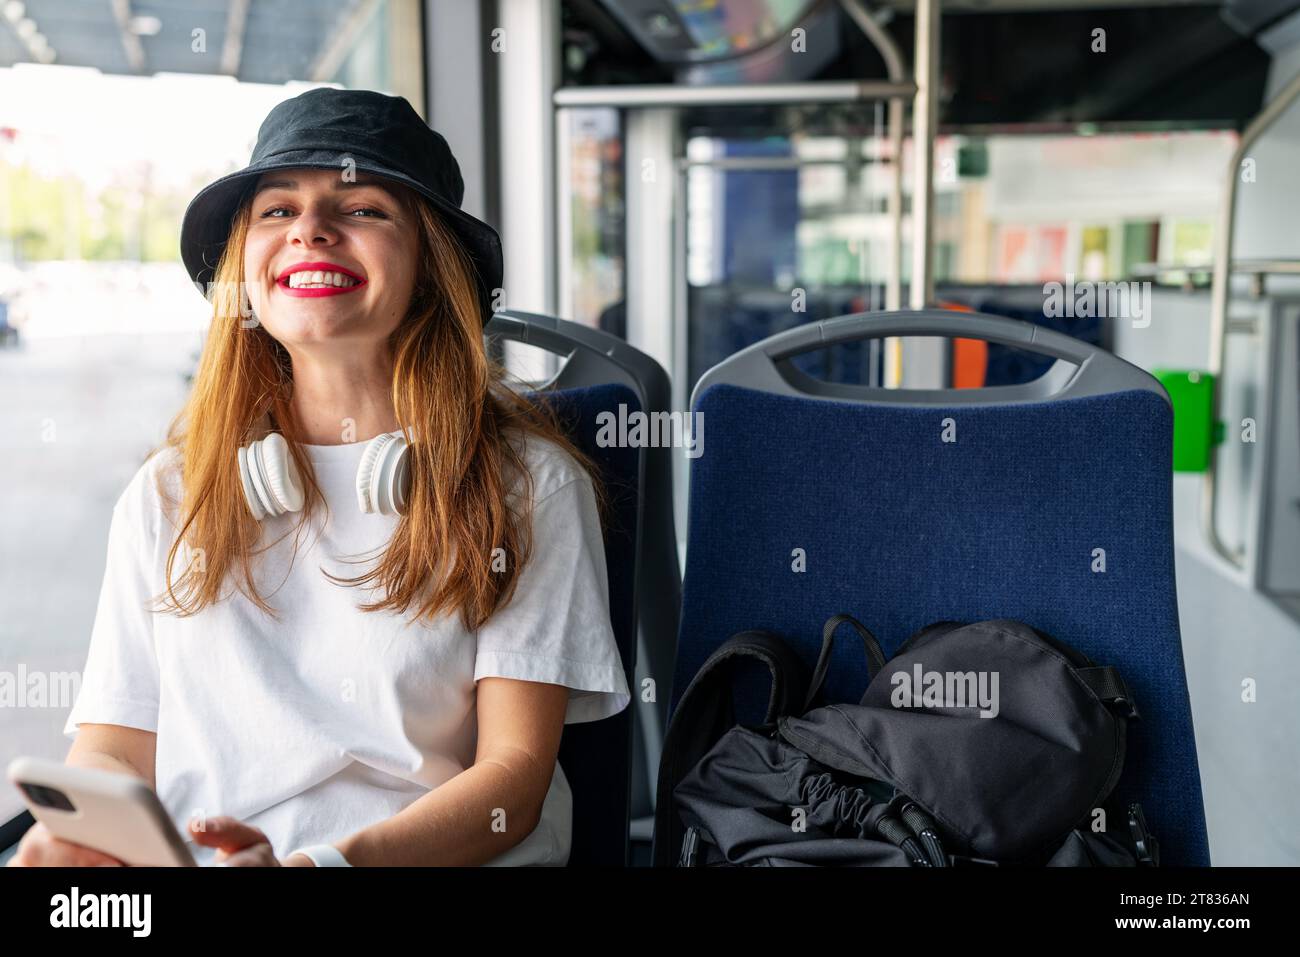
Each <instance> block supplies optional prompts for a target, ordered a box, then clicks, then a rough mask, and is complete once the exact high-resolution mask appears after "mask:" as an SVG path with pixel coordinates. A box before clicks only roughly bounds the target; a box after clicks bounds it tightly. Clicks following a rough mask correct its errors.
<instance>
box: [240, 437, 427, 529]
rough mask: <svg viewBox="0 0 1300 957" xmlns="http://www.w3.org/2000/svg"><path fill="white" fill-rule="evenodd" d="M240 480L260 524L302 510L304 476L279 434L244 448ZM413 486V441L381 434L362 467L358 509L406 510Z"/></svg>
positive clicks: (363, 455) (364, 454) (365, 454)
mask: <svg viewBox="0 0 1300 957" xmlns="http://www.w3.org/2000/svg"><path fill="white" fill-rule="evenodd" d="M239 479H240V481H241V482H242V483H243V485H244V500H245V501H247V502H248V508H249V510H250V511H251V512H252V513H253V517H254V518H255V519H257V520H258V521H259V522H260V521H261V520H262V519H263V518H265V517H266V516H267V515H283V514H284V513H285V512H298V511H301V510H302V505H303V500H304V494H303V487H302V479H301V478H300V477H299V476H298V467H297V465H295V464H294V461H293V457H292V456H291V455H290V454H289V443H288V442H286V441H285V440H284V436H282V435H281V434H280V433H279V432H272V433H271V434H270V435H268V436H267V437H266V438H264V439H259V440H257V441H256V442H252V443H250V444H249V445H247V446H245V447H243V448H241V449H240V450H239ZM410 487H411V476H410V445H409V444H408V443H407V441H406V439H405V437H403V436H401V435H393V434H392V433H391V432H385V433H383V434H382V435H377V436H375V437H374V438H373V439H371V440H370V442H369V444H367V445H366V448H365V451H364V452H362V453H361V464H360V465H359V466H357V505H358V507H360V509H361V511H363V512H365V513H367V514H370V513H374V512H378V513H379V514H380V515H393V514H405V512H406V496H407V494H408V492H409V491H410Z"/></svg>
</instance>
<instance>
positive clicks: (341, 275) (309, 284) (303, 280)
mask: <svg viewBox="0 0 1300 957" xmlns="http://www.w3.org/2000/svg"><path fill="white" fill-rule="evenodd" d="M275 284H276V285H277V286H279V287H280V289H281V290H282V291H283V292H284V293H285V294H286V295H289V296H293V297H294V298H297V299H315V298H319V297H321V296H341V295H343V294H344V293H349V292H353V291H355V290H357V289H360V288H361V287H362V286H364V285H366V280H365V278H364V277H362V276H359V275H357V274H356V273H355V272H353V271H352V270H350V269H346V268H344V267H343V266H339V265H336V264H334V263H329V262H304V263H295V264H294V265H292V266H290V267H289V268H288V269H286V270H284V272H282V273H280V275H279V277H278V278H277V279H276V282H275Z"/></svg>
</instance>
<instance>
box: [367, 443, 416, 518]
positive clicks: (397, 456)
mask: <svg viewBox="0 0 1300 957" xmlns="http://www.w3.org/2000/svg"><path fill="white" fill-rule="evenodd" d="M409 490H410V446H409V445H408V444H407V441H406V439H405V438H404V437H402V436H398V435H392V434H390V433H387V432H385V433H384V434H383V435H377V436H375V437H374V438H373V439H371V440H370V444H369V445H367V446H366V448H365V451H364V452H362V453H361V464H360V465H359V466H357V506H358V507H359V508H360V509H361V511H362V512H364V513H365V514H367V515H370V514H374V513H375V512H378V513H379V514H380V515H394V514H405V512H406V496H407V493H408V492H409Z"/></svg>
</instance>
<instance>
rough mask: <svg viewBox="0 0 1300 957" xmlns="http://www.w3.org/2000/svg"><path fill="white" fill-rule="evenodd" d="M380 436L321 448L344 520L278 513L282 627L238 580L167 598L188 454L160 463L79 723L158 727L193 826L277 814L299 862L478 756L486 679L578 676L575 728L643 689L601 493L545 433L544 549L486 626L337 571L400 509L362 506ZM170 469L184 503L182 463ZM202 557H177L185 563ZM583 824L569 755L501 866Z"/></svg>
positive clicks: (116, 573) (137, 493)
mask: <svg viewBox="0 0 1300 957" xmlns="http://www.w3.org/2000/svg"><path fill="white" fill-rule="evenodd" d="M398 434H400V433H398ZM365 444H366V443H364V442H356V443H352V444H348V445H334V446H306V450H307V454H308V456H309V457H310V459H311V461H312V464H313V467H314V469H315V472H316V479H317V482H318V483H319V485H320V487H321V491H322V492H323V493H324V496H325V500H326V503H327V504H328V505H329V513H328V517H327V516H326V513H325V511H324V510H323V509H318V510H317V512H316V514H315V515H313V516H312V519H311V520H310V522H309V523H308V525H307V526H306V527H305V528H304V529H303V530H302V531H301V532H297V533H296V532H294V531H292V529H293V527H294V525H295V524H296V523H297V522H298V520H299V518H300V516H299V515H298V514H296V513H290V514H288V515H281V516H275V517H268V518H266V519H264V520H263V522H262V528H263V539H262V544H266V543H268V542H271V541H274V540H275V539H277V538H281V536H282V535H283V533H284V532H285V531H286V530H288V531H289V534H287V535H283V540H282V541H280V542H279V543H278V544H277V545H275V547H273V548H272V549H270V550H269V551H267V552H266V553H264V554H263V555H262V556H261V557H260V558H258V559H255V562H254V565H253V568H254V572H255V575H256V580H257V582H258V586H259V591H260V593H261V594H262V596H263V598H265V599H266V600H267V601H268V603H269V604H270V605H271V606H272V607H273V608H275V609H276V610H277V611H278V612H279V614H280V620H279V621H278V622H276V621H275V620H273V619H271V618H269V617H268V616H267V615H266V614H265V613H263V612H262V611H261V610H260V609H258V608H257V606H256V605H254V604H253V603H252V602H251V601H249V600H248V599H247V598H246V597H245V596H244V595H243V594H242V593H240V592H238V591H234V590H233V588H232V587H231V584H230V582H229V581H227V582H226V583H225V586H224V587H225V589H226V592H223V594H227V592H229V593H231V594H228V595H227V597H224V598H223V599H222V601H220V602H218V603H216V604H214V605H209V606H208V607H206V608H205V609H203V611H201V612H200V613H199V614H197V615H194V616H191V617H185V618H182V617H178V616H176V615H174V614H170V613H167V612H158V613H151V612H150V611H149V610H148V609H147V606H148V605H149V603H150V599H151V598H153V596H155V595H158V594H159V593H161V592H162V591H163V589H164V588H165V583H164V569H165V563H166V558H167V551H168V549H169V548H170V546H171V542H172V540H173V539H174V536H175V526H176V519H175V517H174V510H167V511H166V512H164V504H163V502H162V500H161V499H160V498H159V496H158V494H157V491H156V486H155V476H156V474H157V473H158V471H159V469H160V468H166V466H167V464H168V463H170V462H173V461H174V460H175V456H176V453H175V452H174V451H172V450H164V451H163V452H162V453H160V454H158V455H155V456H153V457H152V458H151V459H150V460H149V461H148V462H146V463H145V464H144V465H143V466H142V467H141V468H140V470H139V471H138V472H137V473H136V475H135V477H134V478H133V479H132V480H131V482H130V484H129V485H128V486H127V488H126V490H125V491H124V492H123V493H122V496H121V497H120V498H119V499H118V502H117V504H116V505H115V506H114V509H113V520H112V525H111V529H110V532H109V544H108V563H107V567H106V569H105V572H104V582H103V586H102V589H101V592H100V597H99V606H98V611H97V613H96V618H95V624H94V629H93V631H92V634H91V641H90V651H89V655H88V658H87V661H86V668H85V672H84V674H83V675H82V684H81V690H80V693H79V695H78V697H77V700H76V703H75V705H74V706H73V708H72V711H71V713H70V714H69V716H68V720H67V724H66V725H65V727H64V733H65V734H68V735H72V734H75V729H76V727H77V725H78V724H79V723H81V722H90V723H102V724H118V725H125V726H127V727H132V728H141V729H143V730H146V731H153V732H156V734H157V736H158V737H157V761H156V779H157V788H158V794H159V797H160V798H161V799H162V801H163V804H164V805H165V806H166V808H167V810H168V811H169V812H170V814H171V816H172V817H173V819H174V820H175V821H176V822H177V826H178V827H179V828H180V829H181V831H182V833H184V825H185V822H186V821H187V820H188V819H189V818H190V817H192V816H194V815H196V814H200V815H208V816H213V815H218V814H228V815H233V816H234V817H236V818H239V819H240V820H243V821H246V822H247V823H249V824H251V825H253V826H255V827H259V828H261V829H262V830H263V831H264V832H265V833H266V834H267V836H268V837H269V838H270V840H271V846H272V848H273V849H274V851H275V852H276V854H277V855H279V856H281V857H283V856H284V855H287V854H288V853H289V852H290V851H292V850H294V849H296V848H298V847H301V846H305V845H309V844H318V843H330V842H333V841H337V840H340V839H342V838H344V837H346V836H347V835H349V834H352V833H354V832H355V831H357V830H359V829H361V828H363V827H365V826H367V825H369V824H373V823H375V822H377V821H381V820H384V819H385V818H388V817H391V816H393V815H394V814H396V813H397V812H399V811H400V810H402V808H404V807H406V806H407V805H408V804H410V803H411V802H412V801H414V800H416V799H417V798H419V797H420V796H421V795H423V794H425V793H426V792H427V791H429V790H430V789H432V788H436V787H437V786H438V785H440V784H442V783H443V782H445V781H447V780H448V779H450V778H452V777H454V776H456V775H457V774H459V773H460V772H461V771H463V770H464V769H466V768H468V767H470V766H471V765H472V764H473V762H474V753H475V745H476V741H477V715H476V711H475V699H476V695H475V688H476V684H475V683H476V682H477V681H478V680H479V679H480V678H485V677H491V676H498V677H504V678H516V679H520V680H526V681H539V682H546V683H550V684H560V685H565V686H567V687H569V688H570V689H572V690H571V692H570V695H569V704H568V711H567V713H566V715H565V723H566V724H574V723H578V722H582V721H595V720H598V719H600V718H605V717H608V716H609V715H612V714H616V713H618V712H619V711H621V710H622V709H623V708H625V707H626V706H627V704H628V702H629V700H630V696H629V693H628V687H627V681H626V679H625V677H624V673H623V667H622V664H621V662H620V659H619V653H618V647H617V645H616V644H615V641H614V635H613V631H612V629H611V627H610V620H609V585H608V581H607V579H606V569H605V552H604V544H603V542H602V539H601V531H600V523H599V518H598V515H597V511H596V502H595V496H594V493H593V490H592V486H591V482H590V479H589V478H588V477H587V476H586V474H585V473H584V472H583V471H582V470H581V469H580V468H579V466H578V465H577V463H576V462H575V461H574V460H573V458H572V457H571V456H569V455H567V454H566V453H564V452H563V450H561V449H560V448H559V447H558V446H556V445H555V444H554V443H551V442H547V441H545V440H542V439H538V438H534V437H530V438H529V439H528V440H527V443H526V449H525V462H526V463H527V465H528V467H529V471H530V472H531V474H532V476H533V482H534V489H533V494H534V503H535V504H534V509H533V554H532V558H531V560H530V561H529V563H528V565H527V566H526V567H525V568H524V569H523V571H522V573H521V575H520V578H519V581H518V585H517V589H516V592H515V594H514V596H513V597H512V599H511V601H510V602H509V604H507V605H505V606H503V607H502V608H500V609H498V610H497V612H496V614H494V615H493V616H492V617H491V618H490V619H489V620H488V621H487V622H485V623H484V624H483V625H482V626H481V627H480V628H479V629H478V631H477V632H476V633H471V632H468V631H467V630H466V629H465V627H464V625H463V623H462V622H461V621H460V618H459V615H456V614H450V613H446V614H443V615H441V616H440V617H439V618H438V619H437V620H436V621H435V622H434V623H433V624H432V625H423V624H415V625H408V624H407V619H409V618H411V617H413V613H414V610H415V609H414V606H413V607H412V609H410V610H409V611H408V612H407V613H406V614H405V615H401V614H393V613H390V612H363V611H360V610H359V609H358V608H357V607H356V606H357V605H358V604H361V603H363V602H364V601H368V600H374V599H375V598H377V597H379V594H380V593H379V592H378V591H375V590H372V589H369V588H366V587H364V586H344V585H337V584H334V583H332V582H330V581H329V580H328V579H327V578H326V577H325V576H324V574H323V573H322V571H321V568H325V569H327V570H328V571H330V572H331V573H333V574H335V575H337V576H344V577H353V576H356V575H358V574H360V573H362V572H363V571H368V570H369V569H370V568H372V567H374V560H375V557H376V556H378V555H380V554H382V548H383V547H384V546H386V544H387V543H388V541H389V539H390V537H391V535H392V532H393V529H394V528H395V526H396V524H397V517H396V516H382V515H366V514H363V513H362V512H361V511H360V509H359V508H358V506H357V500H356V492H355V481H356V472H357V465H358V463H359V462H360V458H361V452H362V450H363V449H364V448H365ZM167 474H168V475H169V478H168V481H169V485H168V486H167V488H168V491H169V492H170V493H171V495H172V497H173V498H177V497H178V496H179V478H178V477H176V476H174V475H172V474H171V472H170V470H169V472H168V473H167ZM322 527H323V529H322ZM318 530H321V531H322V532H323V533H321V534H317V532H318ZM164 533H165V534H164ZM295 539H299V543H298V554H297V557H296V559H294V560H293V561H292V563H291V562H290V556H291V555H292V553H293V548H294V541H295ZM186 554H187V553H186V550H185V548H182V549H181V550H180V551H179V552H178V554H177V563H176V569H177V570H178V573H179V571H180V570H182V569H183V568H184V567H185V562H186V561H187V558H186ZM362 557H364V558H365V559H366V560H365V561H364V562H362V563H361V564H353V565H349V564H346V563H345V562H343V561H340V559H341V558H352V559H354V560H355V559H358V558H362ZM178 577H179V575H178ZM485 826H487V824H486V822H485ZM506 826H507V827H509V821H507V822H506ZM571 827H572V793H571V791H570V790H569V784H568V781H567V780H566V779H565V776H564V773H563V771H562V770H561V769H560V767H559V764H558V762H557V764H556V769H555V773H554V776H553V778H552V780H551V787H550V790H549V792H548V793H547V796H546V801H545V804H544V806H543V811H542V817H541V821H540V823H539V824H538V826H537V827H536V828H535V829H534V830H533V831H532V832H531V833H530V834H529V835H528V836H527V837H526V838H525V839H524V840H523V841H522V842H521V843H519V844H517V845H516V846H514V847H513V848H511V849H510V850H509V851H507V852H506V853H505V854H502V855H501V856H499V857H497V858H496V859H494V860H493V861H492V862H491V863H492V864H553V865H560V864H564V863H565V862H566V861H567V860H568V855H569V845H570V834H571ZM192 849H193V851H194V853H195V857H196V859H197V860H198V861H199V863H200V864H205V863H209V862H210V861H211V858H212V856H213V853H214V852H212V851H210V850H209V849H207V848H202V847H197V846H195V847H193V848H192Z"/></svg>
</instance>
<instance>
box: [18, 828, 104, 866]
mask: <svg viewBox="0 0 1300 957" xmlns="http://www.w3.org/2000/svg"><path fill="white" fill-rule="evenodd" d="M124 866H125V865H124V864H123V863H122V862H121V861H119V860H118V859H117V858H116V857H110V856H109V855H108V854H104V853H102V852H100V851H96V850H93V849H92V848H89V847H86V846H85V845H83V844H73V843H72V842H71V841H65V840H63V839H62V838H58V837H55V836H54V835H53V834H51V833H50V829H49V828H47V827H46V826H45V825H44V824H42V823H41V822H39V821H38V822H36V824H34V825H33V826H32V827H30V828H28V830H27V833H26V834H24V835H23V838H22V840H21V841H20V842H19V843H18V850H17V851H15V852H14V856H13V857H11V858H9V861H8V862H7V863H6V864H5V867H124Z"/></svg>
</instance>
